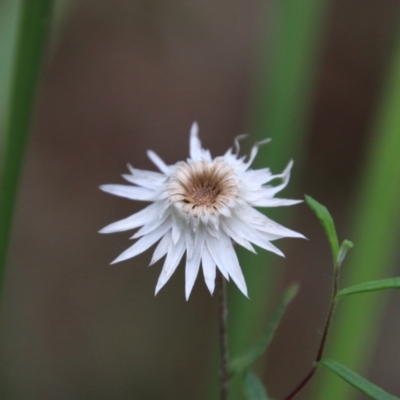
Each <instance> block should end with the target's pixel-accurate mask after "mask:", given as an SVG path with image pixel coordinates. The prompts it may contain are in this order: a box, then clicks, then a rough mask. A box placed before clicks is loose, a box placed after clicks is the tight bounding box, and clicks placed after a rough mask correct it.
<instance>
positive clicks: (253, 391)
mask: <svg viewBox="0 0 400 400" xmlns="http://www.w3.org/2000/svg"><path fill="white" fill-rule="evenodd" d="M243 390H244V394H245V395H246V399H247V400H269V397H268V395H267V392H266V390H265V388H264V385H263V384H262V382H261V381H260V379H258V377H257V375H254V374H252V373H251V372H247V373H246V374H245V375H244V378H243Z"/></svg>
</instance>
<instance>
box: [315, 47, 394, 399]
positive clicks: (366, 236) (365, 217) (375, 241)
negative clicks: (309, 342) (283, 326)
mask: <svg viewBox="0 0 400 400" xmlns="http://www.w3.org/2000/svg"><path fill="white" fill-rule="evenodd" d="M388 72H389V73H388V80H387V86H386V90H385V93H384V96H383V99H382V103H381V108H380V112H379V115H378V119H377V123H376V126H375V129H374V131H375V132H374V136H373V137H372V138H371V141H370V147H369V154H368V157H367V164H366V167H365V171H364V173H363V179H362V182H361V187H360V190H359V196H358V201H357V203H356V206H355V208H354V210H355V217H354V229H353V232H354V233H353V234H352V235H351V236H350V238H351V239H352V240H354V244H355V246H354V249H353V250H352V251H351V252H350V253H349V260H348V262H347V263H346V265H345V266H344V268H343V277H342V279H341V287H347V286H350V285H353V284H356V283H361V282H367V281H372V280H375V279H380V278H387V277H390V276H391V273H392V271H393V267H394V255H395V252H396V251H398V246H397V244H398V233H399V227H400V214H399V204H400V157H399V153H400V40H399V42H398V46H397V49H396V53H395V55H394V59H393V62H392V64H391V66H390V70H389V71H388ZM386 297H387V295H386V294H385V295H384V294H383V293H380V294H378V295H363V296H351V297H349V298H348V299H343V301H342V304H341V305H340V310H338V312H337V313H336V316H335V318H336V323H334V326H333V329H332V331H331V333H330V337H329V338H328V352H327V354H329V356H330V357H332V358H334V359H335V360H337V361H339V362H340V363H343V364H345V365H346V366H347V367H349V368H351V369H354V370H355V371H356V372H358V373H360V374H363V373H364V372H365V370H366V368H367V367H368V363H369V361H370V359H371V356H372V352H373V350H374V343H375V339H376V337H377V333H378V329H379V323H380V321H381V317H382V314H383V312H384V305H385V298H386ZM320 376H321V378H322V379H320V380H319V382H318V385H319V386H318V388H317V390H316V391H315V393H314V395H313V396H311V397H312V398H315V399H324V400H337V399H341V400H346V399H350V398H352V393H354V389H352V388H351V387H350V386H349V385H347V384H346V383H342V382H341V381H340V380H338V378H337V377H336V376H334V375H333V374H331V373H325V372H324V373H323V374H322V373H321V375H320Z"/></svg>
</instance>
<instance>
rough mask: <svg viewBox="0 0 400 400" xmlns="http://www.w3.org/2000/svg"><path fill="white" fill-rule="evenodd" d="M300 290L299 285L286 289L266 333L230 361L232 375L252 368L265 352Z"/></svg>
mask: <svg viewBox="0 0 400 400" xmlns="http://www.w3.org/2000/svg"><path fill="white" fill-rule="evenodd" d="M297 292H298V285H292V286H291V287H290V288H289V289H287V290H286V291H285V293H284V294H283V296H282V299H281V301H280V303H279V305H278V307H277V309H276V311H275V312H274V314H273V316H272V318H271V320H270V322H269V324H268V325H267V328H266V330H265V332H264V335H263V336H262V337H261V339H260V340H258V341H257V342H256V343H255V344H254V345H253V346H252V347H251V348H250V349H249V350H248V351H246V352H245V353H244V354H242V355H241V356H239V357H237V358H235V359H233V360H232V361H231V363H230V368H229V370H230V374H231V376H234V375H237V374H240V373H242V372H244V371H246V370H247V369H248V368H250V367H251V366H252V365H253V364H254V363H255V362H256V361H258V360H259V359H260V357H261V356H262V355H263V354H264V353H265V351H266V350H267V348H268V346H269V344H270V343H271V340H272V338H273V337H274V334H275V332H276V329H277V328H278V325H279V322H280V321H281V319H282V316H283V314H284V313H285V311H286V309H287V307H288V305H289V304H290V302H291V301H292V300H293V298H294V297H295V296H296V294H297Z"/></svg>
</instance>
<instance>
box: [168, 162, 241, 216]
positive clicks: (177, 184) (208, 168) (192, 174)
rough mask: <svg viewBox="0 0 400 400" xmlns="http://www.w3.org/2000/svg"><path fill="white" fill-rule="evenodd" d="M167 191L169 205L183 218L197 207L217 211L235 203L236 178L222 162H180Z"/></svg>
mask: <svg viewBox="0 0 400 400" xmlns="http://www.w3.org/2000/svg"><path fill="white" fill-rule="evenodd" d="M167 189H168V192H169V199H170V202H171V203H174V204H175V205H176V206H177V207H178V208H180V209H181V210H182V211H184V212H185V213H186V214H188V213H189V212H190V213H192V212H193V211H194V210H195V209H196V208H197V207H205V208H213V209H214V210H217V209H218V207H220V206H222V205H223V204H225V205H227V204H229V203H230V201H231V200H234V199H236V197H237V195H238V177H237V175H236V174H235V172H234V170H233V169H232V167H230V166H229V165H228V164H226V163H225V162H224V161H222V160H214V161H212V162H209V161H196V162H189V163H186V162H183V163H181V164H180V165H179V166H178V167H177V169H176V171H175V173H174V174H173V175H172V177H171V179H170V182H169V184H168V186H167ZM195 216H196V215H195Z"/></svg>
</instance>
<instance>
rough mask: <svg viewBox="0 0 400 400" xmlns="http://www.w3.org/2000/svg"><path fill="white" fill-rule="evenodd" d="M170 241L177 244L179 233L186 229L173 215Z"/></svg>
mask: <svg viewBox="0 0 400 400" xmlns="http://www.w3.org/2000/svg"><path fill="white" fill-rule="evenodd" d="M171 226H172V241H173V242H174V244H177V243H178V240H179V238H180V237H181V231H182V230H184V229H185V228H186V227H185V226H184V225H183V223H182V222H180V221H179V220H178V218H176V216H175V215H174V214H172V224H171Z"/></svg>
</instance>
